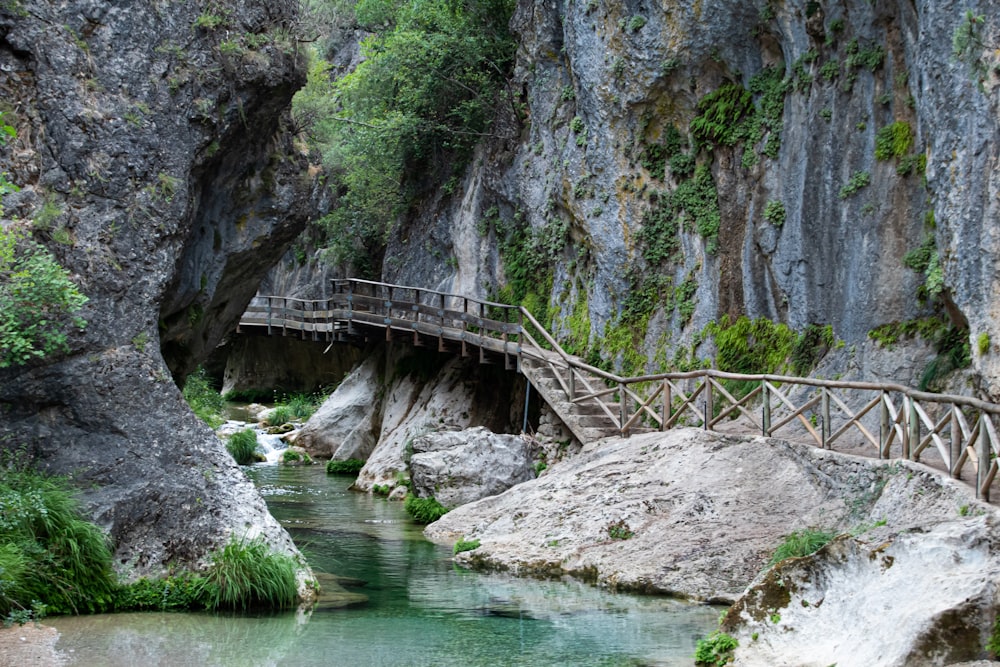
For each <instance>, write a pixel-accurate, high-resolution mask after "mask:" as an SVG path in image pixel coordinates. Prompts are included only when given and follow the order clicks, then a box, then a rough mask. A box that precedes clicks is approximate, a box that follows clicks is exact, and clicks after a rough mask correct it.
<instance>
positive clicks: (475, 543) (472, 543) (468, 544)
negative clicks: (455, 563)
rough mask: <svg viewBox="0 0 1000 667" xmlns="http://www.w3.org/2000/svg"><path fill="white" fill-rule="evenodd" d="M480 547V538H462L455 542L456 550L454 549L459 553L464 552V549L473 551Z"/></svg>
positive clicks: (455, 552)
mask: <svg viewBox="0 0 1000 667" xmlns="http://www.w3.org/2000/svg"><path fill="white" fill-rule="evenodd" d="M478 548H479V540H478V539H474V540H465V539H462V540H459V541H458V542H455V550H454V552H453V553H454V554H456V555H457V554H460V553H462V552H463V551H473V550H474V549H478Z"/></svg>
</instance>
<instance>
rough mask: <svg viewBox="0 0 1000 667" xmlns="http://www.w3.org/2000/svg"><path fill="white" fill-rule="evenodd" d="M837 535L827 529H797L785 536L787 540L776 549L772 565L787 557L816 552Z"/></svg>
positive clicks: (772, 557) (799, 556)
mask: <svg viewBox="0 0 1000 667" xmlns="http://www.w3.org/2000/svg"><path fill="white" fill-rule="evenodd" d="M834 537H836V535H835V534H834V533H831V532H827V531H825V530H813V529H811V528H807V529H806V530H802V531H795V532H794V533H792V534H790V535H789V536H788V537H786V538H785V541H784V542H782V543H781V545H780V546H779V547H778V548H777V549H775V551H774V555H773V556H771V560H770V562H769V564H770V565H775V564H777V563H780V562H781V561H783V560H785V559H786V558H801V557H803V556H808V555H810V554H814V553H816V552H817V551H819V550H820V549H822V548H823V547H825V546H826V545H827V544H828V543H829V542H830V540H832V539H833V538H834Z"/></svg>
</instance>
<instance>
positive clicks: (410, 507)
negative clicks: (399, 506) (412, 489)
mask: <svg viewBox="0 0 1000 667" xmlns="http://www.w3.org/2000/svg"><path fill="white" fill-rule="evenodd" d="M403 509H405V510H406V513H407V514H409V515H410V516H411V517H413V520H414V521H416V522H417V523H423V524H427V523H434V522H435V521H437V520H438V519H440V518H441V517H443V516H444V515H445V514H447V513H448V508H447V507H445V506H444V505H442V504H441V503H439V502H438V501H437V499H436V498H434V497H431V498H417V497H416V496H412V495H411V496H407V497H406V502H405V503H404V504H403Z"/></svg>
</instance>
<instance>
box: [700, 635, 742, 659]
mask: <svg viewBox="0 0 1000 667" xmlns="http://www.w3.org/2000/svg"><path fill="white" fill-rule="evenodd" d="M737 646H739V642H737V641H736V639H734V638H733V637H731V636H730V635H727V634H726V633H724V632H720V631H716V632H713V633H712V634H710V635H709V636H708V637H705V638H704V639H699V640H698V645H697V647H696V648H695V652H694V664H695V665H698V666H699V667H701V666H702V665H725V664H727V663H728V662H730V661H731V660H732V659H733V651H735V650H736V647H737Z"/></svg>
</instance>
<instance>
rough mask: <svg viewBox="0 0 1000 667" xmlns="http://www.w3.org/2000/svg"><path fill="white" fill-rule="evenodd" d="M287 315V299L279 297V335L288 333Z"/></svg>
mask: <svg viewBox="0 0 1000 667" xmlns="http://www.w3.org/2000/svg"><path fill="white" fill-rule="evenodd" d="M287 317H288V299H286V298H285V297H281V335H282V336H287V335H288V322H287V320H286V318H287Z"/></svg>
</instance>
